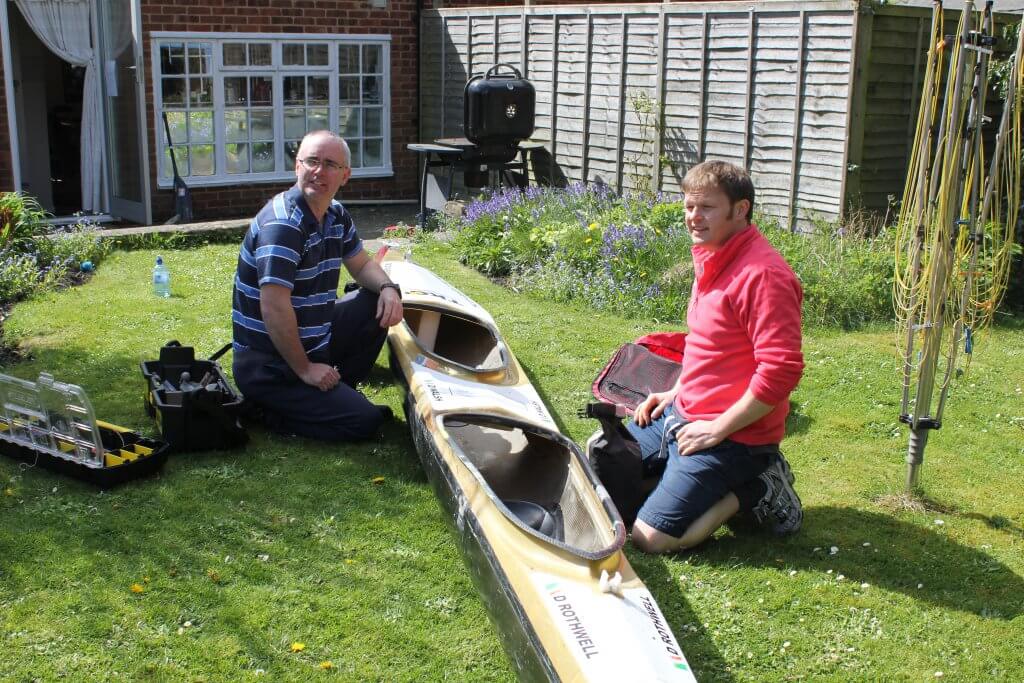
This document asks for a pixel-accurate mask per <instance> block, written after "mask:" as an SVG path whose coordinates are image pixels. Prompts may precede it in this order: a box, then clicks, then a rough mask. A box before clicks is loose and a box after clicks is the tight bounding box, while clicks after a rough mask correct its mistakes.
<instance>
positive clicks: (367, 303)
mask: <svg viewBox="0 0 1024 683" xmlns="http://www.w3.org/2000/svg"><path fill="white" fill-rule="evenodd" d="M350 158H351V157H350V155H349V150H348V145H347V144H346V143H345V141H344V140H342V139H341V138H340V137H338V136H337V135H335V134H334V133H331V132H329V131H316V132H314V133H310V134H309V135H307V136H306V137H305V138H304V139H303V140H302V143H301V144H300V145H299V151H298V153H297V154H296V159H295V176H296V179H297V182H296V183H295V186H294V187H292V188H291V189H290V190H288V191H286V192H282V193H281V194H279V195H277V196H275V197H274V198H273V199H271V200H270V201H269V202H267V204H266V206H264V207H263V209H262V210H260V212H259V213H258V214H257V215H256V218H255V219H253V221H252V224H251V225H250V227H249V232H248V233H247V234H246V236H245V240H244V241H243V242H242V247H241V250H240V252H239V254H238V270H237V271H236V273H235V286H234V293H233V296H232V311H231V318H232V323H233V329H234V362H233V365H232V367H233V370H234V376H235V382H236V383H237V384H238V388H239V389H241V391H242V394H244V395H245V397H246V399H248V400H250V401H252V402H254V403H256V404H258V405H260V406H261V407H262V408H263V410H264V414H265V415H266V419H267V423H268V425H269V426H270V427H271V428H273V429H275V430H277V431H281V432H285V433H289V434H298V435H301V436H308V437H311V438H316V439H324V440H328V441H354V440H359V439H366V438H369V437H371V436H373V434H374V433H376V431H377V429H378V427H379V426H380V424H381V422H382V421H383V420H384V418H385V416H386V415H388V414H390V411H389V410H387V409H386V408H381V407H379V406H375V405H373V404H372V403H370V402H369V401H368V400H367V399H366V397H365V396H363V394H362V393H360V392H359V391H358V390H357V389H356V388H355V386H356V384H357V383H358V382H360V381H362V380H364V379H365V378H366V376H367V375H368V374H369V373H370V370H371V368H372V367H373V364H374V362H375V361H376V359H377V354H378V353H379V352H380V349H381V347H382V346H383V345H384V339H385V338H386V336H387V329H388V327H390V326H391V325H395V324H397V323H398V322H399V321H401V320H402V300H401V296H402V295H401V291H400V290H399V289H398V285H396V284H394V283H392V282H391V281H390V279H389V278H388V276H387V274H386V273H385V272H384V270H383V269H382V268H381V267H380V265H379V264H378V263H377V262H376V261H374V260H373V259H372V258H370V257H369V256H368V255H367V253H366V251H364V250H363V243H362V241H361V240H360V239H359V235H358V234H357V233H356V229H355V225H354V224H353V222H352V217H351V216H350V215H349V213H348V211H346V210H345V208H344V207H343V206H342V205H341V203H339V202H337V201H335V200H334V195H335V194H337V192H338V190H339V189H340V188H341V186H342V185H344V184H345V183H346V182H348V179H349V177H350V176H351V175H352V169H351V167H350V166H349V161H350ZM342 265H344V266H345V269H346V270H347V271H348V272H349V274H350V275H351V276H352V278H353V279H354V280H355V281H356V282H357V283H359V285H361V287H360V289H358V290H357V291H355V292H351V293H349V294H346V295H345V296H344V297H343V298H341V299H339V298H338V297H337V292H338V279H339V275H340V273H341V266H342Z"/></svg>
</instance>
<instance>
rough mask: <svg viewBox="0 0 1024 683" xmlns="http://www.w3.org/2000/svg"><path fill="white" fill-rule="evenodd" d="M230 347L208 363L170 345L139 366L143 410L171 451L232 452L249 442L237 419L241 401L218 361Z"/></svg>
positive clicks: (186, 349)
mask: <svg viewBox="0 0 1024 683" xmlns="http://www.w3.org/2000/svg"><path fill="white" fill-rule="evenodd" d="M230 348H231V344H226V345H225V346H224V347H223V348H221V349H220V350H219V351H217V352H216V353H215V354H213V355H212V356H210V358H209V359H208V360H196V357H195V350H194V349H193V348H192V347H191V346H182V345H181V343H180V342H178V341H169V342H167V344H165V345H164V346H163V347H162V348H161V349H160V359H159V360H155V361H143V362H142V376H143V378H144V379H145V380H146V393H145V396H144V405H145V408H146V412H147V413H149V414H150V415H151V416H153V417H155V418H156V422H157V426H158V427H159V429H160V433H161V435H163V438H164V440H165V441H167V442H168V443H169V444H170V445H171V448H172V449H173V450H175V451H205V450H215V449H224V448H236V447H238V446H242V445H244V444H245V443H247V442H248V441H249V435H248V434H247V433H246V431H245V428H243V427H242V424H241V422H240V421H239V419H238V418H239V415H241V413H242V411H243V410H244V402H243V400H242V397H241V396H240V395H239V394H238V393H237V392H236V391H235V390H234V389H233V388H232V387H231V385H230V384H229V383H228V380H227V378H226V377H225V376H224V372H223V371H222V370H221V367H220V364H219V363H217V359H218V358H220V357H221V356H222V355H224V353H226V352H227V351H228V349H230Z"/></svg>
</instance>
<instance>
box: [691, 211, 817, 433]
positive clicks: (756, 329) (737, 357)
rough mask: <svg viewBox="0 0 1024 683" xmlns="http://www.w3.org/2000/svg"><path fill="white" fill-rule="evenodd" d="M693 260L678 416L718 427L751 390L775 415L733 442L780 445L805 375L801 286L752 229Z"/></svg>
mask: <svg viewBox="0 0 1024 683" xmlns="http://www.w3.org/2000/svg"><path fill="white" fill-rule="evenodd" d="M692 253H693V265H694V270H695V273H696V278H695V280H694V283H693V292H692V295H691V297H690V305H689V309H688V310H687V314H686V324H687V325H688V326H689V328H690V332H689V334H687V335H686V350H685V352H684V353H683V370H682V374H680V376H679V385H678V386H679V390H678V392H677V393H676V404H675V405H676V411H677V412H679V413H680V414H682V415H683V416H684V417H686V418H687V419H688V420H713V419H715V418H716V417H718V416H719V415H721V414H722V413H724V412H725V411H726V410H727V409H728V408H729V407H730V406H732V405H733V404H734V403H736V401H738V400H739V399H740V397H742V396H743V394H744V392H745V391H746V390H747V389H750V391H751V393H753V395H754V398H756V399H757V400H759V401H762V402H764V403H768V404H770V405H774V406H775V408H774V409H773V410H772V412H770V413H768V415H766V416H764V417H762V418H761V419H760V420H757V421H755V422H753V423H751V424H750V425H748V426H746V427H744V428H743V429H741V430H739V431H737V432H735V433H733V434H731V435H730V436H729V437H728V438H729V439H732V440H733V441H738V442H739V443H743V444H747V445H752V446H753V445H763V444H775V443H779V442H780V441H782V437H783V434H784V433H785V427H786V415H787V414H788V413H789V394H790V392H792V391H793V389H794V388H796V385H797V383H798V382H799V381H800V376H801V374H802V373H803V368H804V358H803V353H802V352H801V350H800V344H801V334H800V303H801V301H802V299H803V292H802V290H801V288H800V282H799V281H798V280H797V278H796V275H795V274H794V273H793V270H792V268H790V267H789V264H788V263H786V261H785V259H783V258H782V256H781V255H779V253H778V252H777V251H775V249H774V247H772V245H771V244H769V242H768V240H767V239H765V237H764V235H762V234H761V233H760V232H759V231H758V230H757V227H756V226H754V225H750V226H748V227H747V228H746V229H744V230H742V231H740V232H738V233H736V234H735V235H733V237H732V238H731V239H729V241H727V242H726V243H725V244H724V245H723V246H722V248H721V249H718V250H717V251H708V250H707V249H704V248H702V247H699V246H695V247H693V248H692Z"/></svg>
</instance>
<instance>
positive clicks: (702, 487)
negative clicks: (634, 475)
mask: <svg viewBox="0 0 1024 683" xmlns="http://www.w3.org/2000/svg"><path fill="white" fill-rule="evenodd" d="M673 412H674V407H673V406H669V407H668V408H667V409H666V410H665V412H664V413H662V415H661V416H660V417H659V418H658V419H657V420H654V421H653V422H652V423H651V424H649V425H648V426H646V427H640V426H638V425H637V424H636V423H634V422H632V421H630V422H629V424H628V425H626V428H627V429H628V430H629V433H630V434H631V435H632V436H633V438H635V439H636V440H637V443H639V444H640V453H641V455H642V457H643V463H644V476H645V477H657V476H660V477H661V479H660V480H659V481H658V485H657V486H656V487H655V489H654V490H653V491H652V492H651V494H650V495H649V496H648V497H647V500H646V501H645V502H644V504H643V506H642V507H641V508H640V512H639V513H638V515H637V519H642V520H643V521H644V523H646V524H647V525H649V526H651V527H653V528H655V529H657V530H658V531H660V532H662V533H665V534H668V535H669V536H672V537H674V538H680V537H681V536H682V535H683V534H684V533H686V530H687V528H689V526H690V525H691V524H692V523H693V522H694V521H696V520H697V518H698V517H700V516H701V515H702V514H704V513H705V512H707V510H708V509H710V508H711V506H712V505H714V504H715V503H717V502H718V501H719V500H721V499H722V498H723V497H725V496H726V494H728V493H729V492H731V491H735V490H736V489H737V488H739V487H740V486H742V485H743V484H746V483H747V482H749V481H751V480H753V479H755V478H756V477H757V476H758V475H760V474H761V473H762V472H764V471H765V469H767V468H768V464H769V463H770V462H771V460H770V457H771V456H770V454H771V452H772V447H770V446H769V447H762V446H754V447H751V446H746V445H744V444H741V443H737V442H735V441H730V440H729V439H726V440H725V441H723V442H721V443H720V444H718V445H716V446H712V447H711V448H708V449H705V450H701V451H697V452H696V453H691V454H690V455H686V456H681V455H679V451H678V450H677V448H676V440H675V436H674V435H665V421H666V419H667V418H668V417H669V416H670V415H672V414H673ZM663 442H664V443H663Z"/></svg>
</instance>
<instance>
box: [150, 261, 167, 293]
mask: <svg viewBox="0 0 1024 683" xmlns="http://www.w3.org/2000/svg"><path fill="white" fill-rule="evenodd" d="M153 293H154V294H156V295H157V296H163V297H168V296H170V295H171V271H169V270H167V266H165V265H164V258H163V257H162V256H157V257H156V265H155V266H153Z"/></svg>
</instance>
